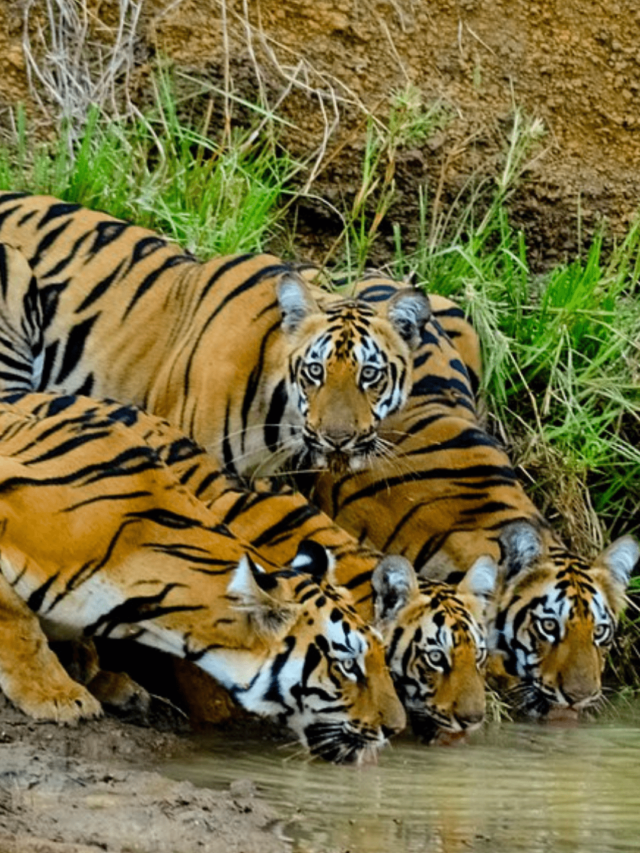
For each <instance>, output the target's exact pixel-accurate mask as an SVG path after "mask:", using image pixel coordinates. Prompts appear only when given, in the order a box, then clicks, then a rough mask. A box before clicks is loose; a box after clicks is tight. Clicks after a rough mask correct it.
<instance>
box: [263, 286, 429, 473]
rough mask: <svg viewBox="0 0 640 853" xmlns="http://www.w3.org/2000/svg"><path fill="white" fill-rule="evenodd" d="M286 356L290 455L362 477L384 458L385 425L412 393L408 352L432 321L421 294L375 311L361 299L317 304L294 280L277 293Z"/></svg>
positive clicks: (402, 295) (401, 295)
mask: <svg viewBox="0 0 640 853" xmlns="http://www.w3.org/2000/svg"><path fill="white" fill-rule="evenodd" d="M277 294H278V304H279V307H280V313H281V317H282V324H281V327H282V331H283V334H284V338H285V341H286V350H287V362H288V369H287V378H286V385H287V399H288V401H289V404H290V415H291V417H292V419H295V420H296V421H297V424H296V425H295V426H296V429H295V433H294V437H293V439H292V445H294V447H293V455H302V456H307V457H308V459H309V461H310V464H311V465H312V466H314V467H320V468H327V467H328V468H332V469H338V470H341V469H351V470H359V469H361V468H363V467H364V466H365V464H366V461H367V459H368V458H369V457H371V456H374V455H375V454H376V453H378V452H380V450H381V446H380V439H379V438H378V435H377V428H378V424H379V423H380V421H381V420H382V419H383V418H385V417H387V416H388V415H390V414H392V413H393V412H395V411H397V410H398V409H400V408H401V407H402V406H403V405H404V403H405V402H406V400H407V397H408V395H409V391H410V390H411V382H412V378H411V377H412V374H411V365H412V357H411V353H412V352H413V350H414V349H416V348H417V347H418V346H419V344H420V335H421V331H422V328H423V326H424V324H425V323H426V321H427V320H428V318H429V315H430V307H429V301H428V299H427V297H426V296H425V295H424V294H423V293H421V292H420V291H418V290H415V289H413V288H410V287H407V288H403V289H401V290H399V291H398V292H397V294H395V295H394V296H393V297H392V298H391V299H390V300H388V302H386V303H385V304H384V305H383V306H382V307H380V308H378V307H376V306H375V305H372V304H369V303H366V302H364V301H361V300H357V299H338V300H335V299H327V300H326V301H324V300H321V301H318V300H316V299H315V298H314V296H313V294H312V292H311V290H310V289H309V287H307V285H306V284H305V282H304V281H303V280H302V279H301V278H299V277H296V276H294V275H287V276H285V277H283V278H282V279H281V280H280V282H279V283H278V287H277Z"/></svg>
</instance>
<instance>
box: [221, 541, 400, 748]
mask: <svg viewBox="0 0 640 853" xmlns="http://www.w3.org/2000/svg"><path fill="white" fill-rule="evenodd" d="M318 547H319V548H320V546H318ZM320 550H322V551H324V549H320ZM303 562H304V563H305V565H304V566H303V568H302V569H301V568H299V566H298V564H297V562H296V560H294V561H293V563H292V567H291V569H289V570H283V571H281V572H278V573H275V574H271V573H270V574H266V573H264V572H262V571H261V570H260V569H259V568H258V567H256V566H255V564H253V563H252V561H251V560H250V559H249V558H246V559H245V560H244V561H243V562H242V563H241V564H240V565H239V567H238V570H237V572H236V575H235V577H234V579H233V580H232V582H231V583H230V584H229V587H228V590H227V595H228V597H229V599H230V601H231V604H232V607H233V608H234V609H235V610H236V611H241V612H244V613H245V614H246V624H241V625H239V626H238V628H239V633H240V635H241V636H242V637H243V638H244V639H243V640H242V642H244V643H246V638H247V637H248V636H251V635H252V634H253V635H254V637H255V638H256V640H257V649H256V650H257V651H258V653H259V654H264V652H265V644H266V645H267V647H268V650H267V653H266V660H265V661H264V662H263V663H262V665H261V667H260V670H259V673H258V674H256V675H254V676H253V677H251V678H250V679H249V680H248V681H247V683H246V685H242V686H238V685H236V686H233V687H232V688H231V693H232V695H233V696H234V698H235V699H236V700H238V701H239V702H240V703H241V704H242V705H243V706H244V707H246V708H248V709H249V710H251V711H254V712H255V713H258V714H261V715H268V716H270V717H274V716H275V717H276V718H278V719H280V721H281V722H282V723H283V724H286V725H287V726H288V727H289V728H290V729H292V730H293V731H294V732H295V733H296V734H297V735H298V737H299V738H300V740H301V741H302V743H303V744H305V745H306V746H307V747H308V749H309V751H310V752H311V754H312V755H316V756H319V757H321V758H324V759H326V760H328V761H334V762H339V763H342V762H353V761H361V760H362V759H364V758H366V757H367V756H373V755H375V753H376V752H377V751H378V750H379V749H380V748H381V747H382V746H383V745H384V744H385V743H386V742H387V738H388V737H389V736H390V735H392V734H394V733H396V732H398V731H400V730H401V729H402V728H404V725H405V713H404V709H403V707H402V705H401V703H400V701H399V699H398V697H397V695H396V692H395V690H394V687H393V683H392V681H391V678H390V675H389V671H388V669H387V666H386V663H385V657H384V649H383V646H382V642H381V639H380V637H379V635H378V634H377V632H375V631H374V630H372V629H371V628H370V627H368V626H367V625H365V623H364V622H363V621H362V619H361V618H360V617H359V616H358V615H357V614H356V612H355V610H354V609H353V608H352V607H351V605H350V604H348V603H346V601H345V597H344V594H343V592H342V591H341V592H338V589H337V588H336V587H334V586H333V584H332V583H331V582H330V581H329V579H328V577H327V575H326V574H324V572H325V569H326V565H327V564H326V562H325V564H324V566H320V567H319V566H318V565H317V564H316V565H314V566H309V565H308V560H307V558H306V556H305V557H304V558H303ZM205 668H206V667H205Z"/></svg>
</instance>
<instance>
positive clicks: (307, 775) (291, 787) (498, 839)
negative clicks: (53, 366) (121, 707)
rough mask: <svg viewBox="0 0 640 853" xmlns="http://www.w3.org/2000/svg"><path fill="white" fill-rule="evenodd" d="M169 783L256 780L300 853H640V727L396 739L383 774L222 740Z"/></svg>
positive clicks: (521, 728) (507, 728)
mask: <svg viewBox="0 0 640 853" xmlns="http://www.w3.org/2000/svg"><path fill="white" fill-rule="evenodd" d="M166 770H167V772H168V773H169V775H172V776H174V777H176V778H181V779H191V780H192V781H193V782H195V783H196V784H199V785H206V786H212V787H226V786H228V784H229V783H230V782H232V781H234V780H236V779H243V778H249V779H252V780H253V781H254V782H255V783H256V784H257V786H258V788H259V790H260V792H261V793H262V795H263V796H264V798H265V799H266V800H267V801H269V802H270V803H271V804H273V805H274V806H276V808H277V809H278V811H279V812H280V814H282V815H283V816H284V817H286V819H287V820H288V821H289V828H290V833H291V835H292V836H293V837H294V838H295V839H296V843H295V847H294V849H295V850H298V851H317V853H329V851H340V852H341V853H343V851H347V850H348V851H350V853H414V851H415V853H425V851H428V853H469V851H476V853H489V851H491V853H502V851H504V853H508V852H509V851H530V853H551V851H553V853H565V851H580V853H582V851H585V853H590V851H593V853H609V851H612V853H613V851H621V850H638V849H639V848H640V727H639V726H638V725H637V724H635V723H633V722H624V721H620V720H618V721H616V722H599V723H592V724H586V725H582V726H579V727H576V728H571V729H562V728H550V727H540V726H534V725H503V726H501V727H495V728H489V729H488V730H487V731H485V732H484V733H482V734H479V735H477V736H475V737H474V739H473V741H472V742H471V743H470V744H468V745H467V746H461V747H453V748H425V747H421V746H420V745H419V744H417V743H416V742H415V741H412V740H410V739H408V738H407V739H405V740H399V741H396V743H395V744H394V747H393V749H390V750H389V751H387V752H385V753H383V755H382V757H381V759H380V763H379V764H378V765H377V766H368V767H363V768H353V767H334V766H331V765H326V764H320V763H315V762H314V763H308V762H306V761H304V760H300V759H299V758H291V757H289V754H288V753H287V751H286V750H284V751H283V749H282V748H281V747H278V746H277V745H274V744H268V743H267V744H265V743H262V742H261V741H260V740H258V739H257V738H256V739H255V740H251V741H247V739H246V738H242V739H241V738H238V739H230V738H229V736H228V735H224V736H223V735H220V736H218V737H213V738H211V739H208V740H207V741H206V742H205V743H203V749H202V752H201V754H200V755H199V756H198V757H197V758H196V759H195V760H193V761H190V762H189V763H188V764H185V763H182V764H177V763H174V764H172V765H171V766H170V767H168V768H166Z"/></svg>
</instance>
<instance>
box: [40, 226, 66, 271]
mask: <svg viewBox="0 0 640 853" xmlns="http://www.w3.org/2000/svg"><path fill="white" fill-rule="evenodd" d="M70 225H71V220H70V219H69V220H67V222H63V223H62V224H61V225H58V227H57V228H52V229H51V231H49V232H48V233H47V234H45V235H44V237H43V238H42V240H40V242H39V243H38V245H37V246H36V250H35V252H34V254H33V255H32V257H31V265H32V267H33V268H34V269H35V268H36V267H37V266H38V264H39V263H40V261H41V260H42V256H43V255H44V254H46V252H47V250H48V249H49V248H51V246H52V245H53V244H54V243H55V241H56V240H57V239H58V237H59V236H60V235H61V234H64V232H65V231H66V230H67V228H68V227H69V226H70Z"/></svg>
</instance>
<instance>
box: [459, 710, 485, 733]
mask: <svg viewBox="0 0 640 853" xmlns="http://www.w3.org/2000/svg"><path fill="white" fill-rule="evenodd" d="M456 720H457V721H458V723H459V724H460V727H461V728H462V729H471V728H475V727H477V726H479V725H480V724H481V723H482V722H483V720H484V711H469V712H467V713H466V714H456Z"/></svg>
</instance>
